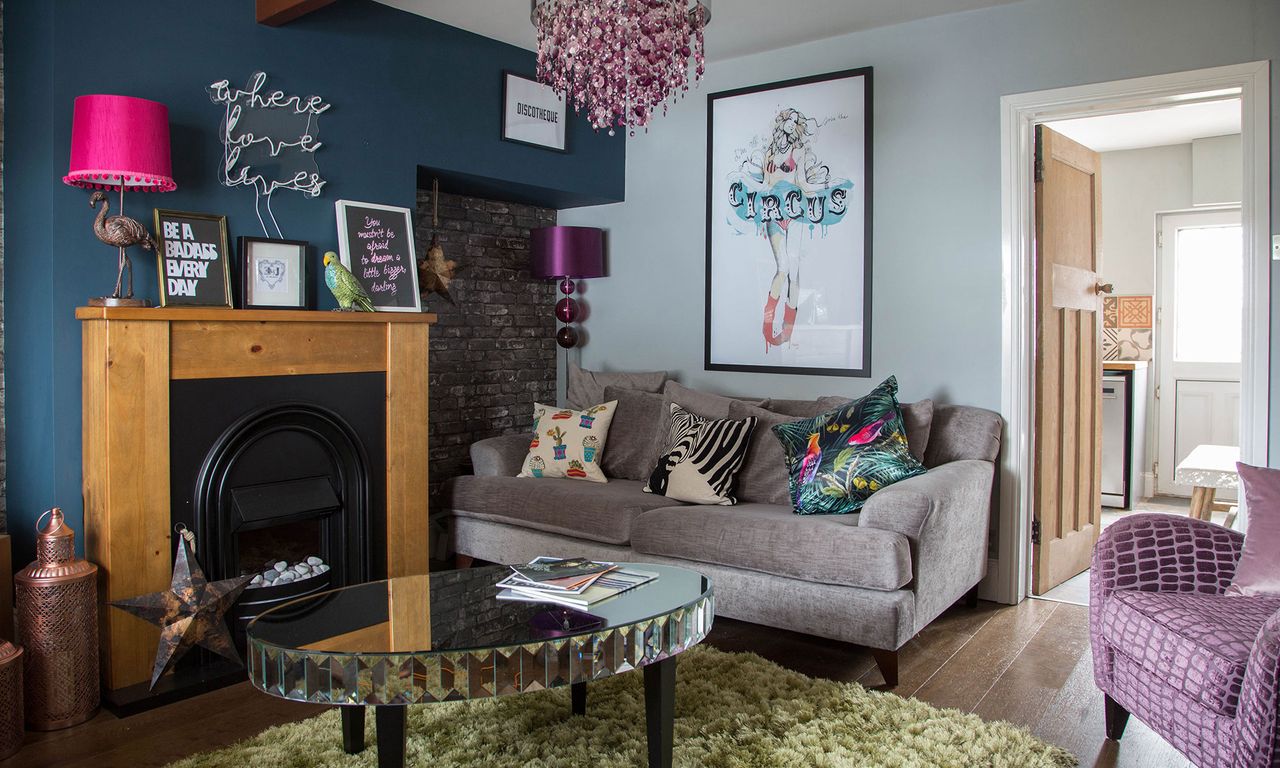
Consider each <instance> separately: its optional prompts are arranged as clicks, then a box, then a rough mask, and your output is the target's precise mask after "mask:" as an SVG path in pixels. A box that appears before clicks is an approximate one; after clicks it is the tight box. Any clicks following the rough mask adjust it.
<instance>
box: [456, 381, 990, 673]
mask: <svg viewBox="0 0 1280 768" xmlns="http://www.w3.org/2000/svg"><path fill="white" fill-rule="evenodd" d="M1001 427H1002V423H1001V419H1000V417H999V415H997V414H995V413H993V412H991V411H987V410H983V409H980V408H970V407H964V406H948V405H937V406H935V407H934V410H933V419H932V429H931V431H930V434H929V437H928V442H927V444H926V446H925V448H924V452H923V453H924V463H925V466H926V467H928V468H929V471H928V472H927V473H925V474H923V475H919V476H917V477H913V478H911V479H908V480H905V481H903V482H900V483H897V484H895V485H891V486H889V487H887V488H884V489H882V490H880V491H878V492H876V493H875V494H874V495H873V496H872V497H871V499H870V500H869V501H868V502H867V504H866V505H865V507H864V508H863V510H862V512H861V514H857V515H836V516H824V515H811V516H802V515H796V514H793V512H792V510H791V508H790V507H788V506H783V505H776V504H763V503H739V504H737V505H735V506H694V505H686V504H681V503H678V502H673V501H671V500H669V499H667V498H665V497H662V496H657V495H652V494H648V493H644V492H643V491H642V490H641V489H642V488H643V486H644V483H643V482H640V481H638V480H620V479H611V480H610V481H609V482H608V483H603V484H600V483H590V482H584V481H580V480H569V479H532V478H519V477H516V476H515V475H516V474H517V473H519V471H520V466H521V463H522V461H523V459H524V457H525V453H526V451H527V449H528V443H529V438H528V435H526V434H515V435H505V436H502V437H495V438H490V439H487V440H482V441H480V442H477V443H475V444H474V445H473V446H472V447H471V457H472V462H473V465H474V471H475V474H473V475H467V476H463V477H458V478H454V479H453V480H451V481H450V483H449V484H448V486H447V487H446V489H445V494H444V500H445V504H444V506H445V507H446V508H445V509H444V510H443V512H444V514H445V515H446V516H447V518H448V523H449V529H450V530H451V534H450V535H451V537H452V546H453V549H454V551H455V552H456V553H457V557H458V562H459V565H460V566H461V567H465V566H466V565H467V564H469V562H470V561H471V560H472V559H480V560H487V561H491V562H499V563H517V562H527V561H529V560H531V559H532V558H534V557H536V556H538V555H547V554H552V555H563V556H571V555H573V556H578V555H581V556H587V557H592V558H596V559H602V560H621V561H645V562H657V563H667V564H671V565H678V566H684V567H687V568H692V569H694V570H697V571H700V572H702V573H704V574H706V575H708V576H709V577H710V578H711V579H712V581H713V583H714V585H715V592H716V613H717V614H718V615H721V616H728V617H731V618H735V619H741V620H744V621H749V622H753V623H757V624H763V625H766V626H770V627H778V628H783V629H789V630H795V631H799V632H804V633H807V634H812V635H817V636H820V637H826V638H831V639H835V640H842V641H846V642H850V643H856V644H858V645H862V646H866V647H868V648H869V649H871V651H872V653H873V655H874V656H875V659H876V662H877V664H878V666H879V667H880V671H881V674H882V675H883V677H884V678H885V682H886V684H887V685H889V686H893V685H896V684H897V651H898V649H899V648H901V647H902V646H903V645H904V644H905V643H906V642H907V641H908V640H910V639H911V638H912V637H914V636H915V635H916V633H917V632H919V631H920V630H921V629H923V628H924V627H925V626H926V625H927V624H928V623H929V622H930V621H932V620H933V619H934V618H936V617H937V616H938V615H939V614H940V613H942V611H944V610H946V609H947V608H948V607H950V606H951V605H952V604H954V603H956V602H957V601H959V600H960V599H961V598H963V597H965V596H966V594H969V595H970V596H971V597H976V591H974V590H975V588H976V585H977V584H978V582H979V581H980V580H981V579H982V578H983V576H984V575H985V571H986V564H987V533H988V529H989V519H990V511H991V489H992V482H993V477H994V472H995V464H994V461H995V459H996V456H997V454H998V452H999V445H1000V432H1001ZM607 450H608V448H607V447H606V451H607Z"/></svg>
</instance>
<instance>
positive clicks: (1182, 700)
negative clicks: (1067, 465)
mask: <svg viewBox="0 0 1280 768" xmlns="http://www.w3.org/2000/svg"><path fill="white" fill-rule="evenodd" d="M1243 543H1244V536H1243V535H1241V534H1239V533H1237V532H1235V531H1232V530H1229V529H1227V528H1223V527H1221V526H1218V525H1214V524H1212V523H1207V522H1204V521H1201V520H1193V519H1190V518H1186V517H1177V516H1174V515H1166V514H1146V513H1144V514H1134V515H1128V516H1126V517H1124V518H1123V519H1121V520H1120V521H1118V522H1116V523H1114V524H1112V525H1111V526H1110V527H1109V528H1107V529H1106V530H1105V531H1104V532H1103V533H1102V535H1101V536H1100V537H1099V539H1098V544H1097V547H1096V548H1095V549H1094V552H1093V568H1092V571H1091V582H1092V583H1091V585H1090V595H1089V635H1090V640H1091V642H1092V644H1093V676H1094V680H1095V681H1096V682H1097V684H1098V687H1099V688H1100V689H1102V692H1103V694H1105V703H1104V705H1105V707H1106V728H1107V737H1108V738H1111V739H1119V738H1120V736H1121V734H1122V733H1124V727H1125V723H1126V722H1127V721H1128V719H1129V714H1130V713H1133V714H1134V715H1137V717H1138V719H1139V720H1141V721H1142V722H1144V723H1146V724H1147V725H1148V726H1150V727H1151V729H1152V730H1154V731H1155V732H1157V733H1159V734H1160V735H1161V736H1162V737H1164V738H1165V739H1166V740H1167V741H1168V742H1169V743H1170V744H1172V745H1173V746H1174V747H1176V748H1177V749H1178V750H1179V751H1180V752H1182V753H1183V754H1184V755H1186V756H1187V757H1188V758H1189V759H1190V760H1191V761H1192V762H1193V763H1195V764H1196V765H1198V766H1200V767H1201V768H1276V767H1277V766H1280V743H1278V742H1280V735H1278V734H1277V711H1276V710H1277V706H1280V697H1278V696H1277V693H1278V692H1277V688H1280V597H1237V596H1228V595H1224V594H1223V592H1224V590H1225V589H1226V588H1227V585H1229V584H1230V583H1231V577H1232V575H1233V574H1234V573H1235V569H1236V563H1237V561H1238V560H1239V559H1240V551H1241V547H1242V546H1243Z"/></svg>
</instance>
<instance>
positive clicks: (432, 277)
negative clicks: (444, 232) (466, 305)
mask: <svg viewBox="0 0 1280 768" xmlns="http://www.w3.org/2000/svg"><path fill="white" fill-rule="evenodd" d="M458 270H459V267H458V262H456V261H454V260H453V259H446V258H445V257H444V248H441V247H440V243H439V241H437V240H436V237H435V235H434V234H433V235H432V236H431V245H430V246H429V247H428V248H427V258H425V259H423V260H422V261H419V262H418V283H419V284H420V285H421V286H422V293H423V295H428V294H432V293H438V294H440V295H441V296H442V297H444V299H445V301H448V302H449V303H450V304H453V305H457V303H458V302H456V301H454V300H453V297H452V296H450V295H449V283H450V281H452V280H453V277H454V275H455V274H456V273H457V272H458Z"/></svg>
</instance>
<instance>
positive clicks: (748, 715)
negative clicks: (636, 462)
mask: <svg viewBox="0 0 1280 768" xmlns="http://www.w3.org/2000/svg"><path fill="white" fill-rule="evenodd" d="M679 659H680V660H679V664H678V667H677V670H678V671H677V688H676V723H675V728H676V732H675V764H676V765H677V766H683V767H684V768H696V767H700V766H705V767H706V768H766V767H767V766H768V767H771V766H787V767H788V768H789V767H790V766H815V767H817V766H820V767H821V768H842V767H844V766H849V767H850V768H852V767H853V766H858V767H859V768H863V767H864V766H886V767H890V766H891V767H892V768H914V767H915V766H921V767H922V768H923V767H925V766H928V767H929V768H933V767H934V766H993V767H996V766H1007V767H1008V768H1041V767H1043V768H1069V767H1070V766H1075V765H1076V760H1075V758H1074V757H1072V756H1071V755H1070V754H1069V753H1067V752H1065V751H1064V750H1062V749H1059V748H1057V747H1054V746H1050V745H1049V744H1046V743H1045V742H1043V741H1040V740H1039V739H1037V738H1035V737H1034V736H1032V735H1031V734H1029V733H1027V732H1026V731H1024V730H1022V729H1020V728H1015V727H1014V726H1012V725H1009V724H1008V723H1001V722H986V721H984V720H982V719H981V718H979V717H977V716H976V715H969V714H965V713H963V712H959V711H957V710H950V709H938V708H936V707H932V706H930V705H928V704H925V703H924V702H921V701H917V700H915V699H904V698H902V697H900V696H894V695H893V694H889V693H881V692H878V691H869V690H867V689H865V688H863V687H862V686H860V685H857V684H855V683H835V682H831V681H828V680H815V679H813V678H810V677H806V676H805V675H802V674H799V673H797V672H792V671H790V670H786V669H783V668H782V667H780V666H778V665H776V664H773V663H772V662H769V661H766V660H764V659H762V658H760V657H759V656H756V655H754V654H744V653H725V652H723V651H718V650H715V649H714V648H709V647H706V646H699V647H697V648H694V649H692V650H690V651H688V652H686V653H684V654H681V656H680V657H679ZM642 679H643V676H642V675H641V674H639V673H636V672H629V673H626V674H622V675H617V676H615V677H610V678H607V679H605V680H600V681H597V682H593V683H591V685H590V687H589V693H588V696H587V714H586V715H585V716H584V717H572V716H571V715H570V714H569V709H570V707H569V691H568V689H565V688H562V689H558V690H554V691H544V692H540V693H528V694H521V695H519V696H507V697H503V698H500V699H489V700H484V701H473V702H458V703H450V704H431V705H425V706H415V707H412V708H410V710H409V719H408V725H407V727H408V729H409V737H408V753H407V757H406V761H405V762H406V765H407V766H423V767H424V768H425V767H427V766H430V768H508V767H509V768H517V767H519V768H554V767H557V766H582V767H583V768H588V767H590V768H598V767H599V766H644V765H646V751H645V726H644V696H643V691H642ZM373 720H374V718H373V716H372V713H370V715H369V716H368V717H367V718H366V727H367V729H368V733H367V734H366V736H367V738H366V741H367V743H368V745H369V746H368V748H366V749H365V751H364V752H362V753H361V754H358V755H347V754H345V753H343V751H342V733H341V728H340V725H339V717H338V713H337V711H330V712H327V713H325V714H323V715H320V716H318V717H314V718H311V719H309V720H304V721H302V722H298V723H293V724H291V725H283V726H278V727H275V728H271V729H269V730H267V731H264V732H263V733H261V734H259V735H258V736H256V737H254V738H252V739H249V740H248V741H245V742H242V743H240V744H236V745H235V746H232V747H228V748H226V749H222V750H219V751H217V752H209V753H205V754H201V755H196V756H194V757H190V758H187V759H185V760H182V761H180V762H177V763H174V764H173V765H172V766H171V768H321V767H323V768H356V767H357V766H359V767H361V768H373V767H374V766H376V765H377V750H376V749H375V748H374V745H375V743H376V741H375V738H374V727H373Z"/></svg>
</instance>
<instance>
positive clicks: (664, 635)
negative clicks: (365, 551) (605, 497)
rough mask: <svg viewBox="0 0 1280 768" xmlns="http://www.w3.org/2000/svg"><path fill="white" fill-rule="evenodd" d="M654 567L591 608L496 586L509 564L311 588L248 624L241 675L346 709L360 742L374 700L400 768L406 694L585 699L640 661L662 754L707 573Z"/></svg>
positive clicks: (708, 597)
mask: <svg viewBox="0 0 1280 768" xmlns="http://www.w3.org/2000/svg"><path fill="white" fill-rule="evenodd" d="M636 567H637V568H639V569H642V570H646V571H651V572H655V573H657V574H659V576H658V579H657V580H656V581H652V582H649V583H648V584H643V585H641V586H639V587H636V588H635V589H632V590H630V591H628V592H624V593H622V594H621V595H618V596H617V597H613V598H611V599H609V600H605V601H602V602H600V603H597V604H596V605H593V606H592V607H591V608H590V609H589V610H588V611H581V610H575V609H571V608H565V607H561V606H557V605H554V604H551V603H525V602H518V601H509V600H499V599H497V593H498V590H497V589H496V588H495V587H494V585H495V584H496V583H497V582H498V581H500V580H502V579H503V578H505V577H506V576H507V575H508V574H510V572H511V571H510V569H508V568H507V567H505V566H493V567H488V568H472V569H468V570H462V571H443V572H439V573H433V574H430V575H429V576H426V575H424V576H402V577H399V578H394V579H389V580H386V581H376V582H371V583H368V584H359V585H356V586H351V587H344V588H341V589H335V590H331V591H328V592H321V593H318V594H315V595H308V596H307V597H303V598H300V599H298V600H295V601H293V602H290V603H286V604H284V605H281V606H278V607H276V608H273V609H271V610H269V611H266V612H265V613H263V614H262V615H260V616H259V617H258V618H256V619H255V620H254V621H253V622H252V623H251V624H249V627H248V630H247V632H248V653H247V655H248V667H249V680H250V682H251V683H252V684H253V686H254V687H255V688H257V689H259V690H261V691H263V692H264V693H268V694H271V695H272V696H278V697H280V698H283V699H289V700H291V701H303V702H310V703H315V704H333V705H336V706H340V707H341V708H342V738H343V747H344V749H346V751H347V752H348V753H353V754H354V753H356V752H359V751H361V750H363V749H364V714H365V708H366V707H373V708H374V715H375V722H376V726H377V729H376V730H377V745H378V766H379V768H401V766H403V765H404V753H405V709H404V708H405V707H406V706H407V705H410V704H431V703H436V702H445V701H462V700H465V699H482V698H492V697H495V696H507V695H513V694H521V693H530V692H534V691H543V690H547V689H550V688H560V687H564V686H570V688H571V694H570V699H571V701H572V712H573V714H575V715H580V714H583V713H585V712H586V702H587V683H588V682H589V681H592V680H599V679H601V678H604V677H608V676H610V675H616V674H620V673H622V672H628V671H631V670H634V669H637V668H640V667H643V668H644V692H645V694H644V695H645V714H646V722H647V729H648V751H649V765H650V766H651V768H657V767H659V766H660V767H661V768H667V767H668V766H670V765H671V750H672V739H673V723H674V716H675V714H674V713H675V685H676V666H675V662H676V655H677V654H679V653H680V652H682V651H684V650H686V649H688V648H691V647H692V646H694V645H696V644H697V643H698V642H700V641H701V640H702V639H703V638H704V637H706V635H707V632H709V631H710V629H711V623H712V620H713V618H714V598H713V596H712V590H711V581H710V580H709V579H707V578H706V577H705V576H703V575H702V574H699V573H696V572H694V571H690V570H687V569H684V568H675V567H671V566H663V565H651V564H647V563H646V564H636Z"/></svg>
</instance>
